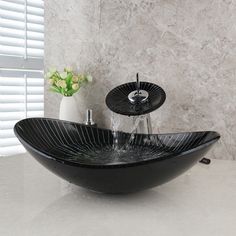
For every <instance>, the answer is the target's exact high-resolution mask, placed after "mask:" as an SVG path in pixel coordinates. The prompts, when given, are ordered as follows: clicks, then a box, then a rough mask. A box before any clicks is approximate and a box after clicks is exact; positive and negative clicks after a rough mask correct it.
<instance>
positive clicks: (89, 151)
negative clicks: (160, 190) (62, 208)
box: [14, 118, 220, 193]
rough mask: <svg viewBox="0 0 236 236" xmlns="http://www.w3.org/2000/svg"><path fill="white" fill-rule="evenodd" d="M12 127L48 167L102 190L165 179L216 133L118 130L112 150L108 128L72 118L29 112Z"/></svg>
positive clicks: (195, 158)
mask: <svg viewBox="0 0 236 236" xmlns="http://www.w3.org/2000/svg"><path fill="white" fill-rule="evenodd" d="M14 131H15V134H16V136H17V137H18V138H19V140H20V142H21V143H22V144H23V145H24V147H25V148H26V149H27V150H28V152H29V153H30V154H31V155H32V156H33V157H34V158H35V159H36V160H38V161H39V162H40V163H41V164H42V165H43V166H45V167H46V168H48V169H49V170H50V171H52V172H53V173H55V174H57V175H58V176H60V177H62V178H64V179H65V180H67V181H69V182H71V183H74V184H77V185H79V186H82V187H84V188H87V189H90V190H94V191H99V192H104V193H128V192H135V191H140V190H144V189H147V188H152V187H155V186H157V185H160V184H163V183H165V182H167V181H170V180H171V179H173V178H175V177H177V176H178V175H180V174H182V173H183V172H185V171H186V170H188V169H189V168H190V167H192V166H193V165H194V164H195V163H197V162H198V161H199V160H200V159H201V158H202V157H203V155H205V154H206V152H207V151H208V150H209V149H210V147H211V146H212V144H214V143H215V142H216V141H217V140H218V139H219V138H220V135H219V134H218V133H217V132H212V131H204V132H189V133H175V134H158V135H145V134H136V135H134V136H133V138H132V139H131V138H130V134H128V133H123V132H119V133H118V140H119V148H118V150H117V149H114V147H113V136H112V131H111V130H106V129H100V128H94V127H89V126H85V125H82V124H78V123H72V122H67V121H61V120H55V119H47V118H29V119H24V120H21V121H19V122H18V123H17V124H16V125H15V128H14ZM127 143H129V145H127Z"/></svg>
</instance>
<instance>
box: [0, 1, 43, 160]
mask: <svg viewBox="0 0 236 236" xmlns="http://www.w3.org/2000/svg"><path fill="white" fill-rule="evenodd" d="M43 55H44V2H43V1H42V0H0V156H7V155H12V154H17V153H20V152H24V148H23V147H22V146H21V145H20V143H19V141H18V140H17V138H16V137H15V135H14V132H13V127H14V125H15V123H16V122H17V121H18V120H20V119H23V118H26V117H35V116H37V117H38V116H43V115H44V97H43V93H44V79H43Z"/></svg>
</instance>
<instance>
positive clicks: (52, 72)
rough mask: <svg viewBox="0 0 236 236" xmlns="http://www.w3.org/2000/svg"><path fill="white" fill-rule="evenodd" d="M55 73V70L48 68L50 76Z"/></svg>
mask: <svg viewBox="0 0 236 236" xmlns="http://www.w3.org/2000/svg"><path fill="white" fill-rule="evenodd" d="M56 71H57V69H56V68H50V69H49V72H50V73H51V74H52V75H53V74H54V73H55V72H56Z"/></svg>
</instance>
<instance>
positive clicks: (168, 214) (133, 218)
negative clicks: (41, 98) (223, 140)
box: [0, 154, 236, 236]
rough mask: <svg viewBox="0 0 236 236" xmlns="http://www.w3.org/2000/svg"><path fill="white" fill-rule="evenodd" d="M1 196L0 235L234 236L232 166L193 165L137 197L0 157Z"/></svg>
mask: <svg viewBox="0 0 236 236" xmlns="http://www.w3.org/2000/svg"><path fill="white" fill-rule="evenodd" d="M143 178H145V176H143ZM137 181H138V180H137ZM0 196H1V197H0V199H1V200H0V211H1V215H2V216H1V218H0V235H4V236H8V235H14V236H18V235H19V236H24V235H27V236H28V235H30V236H35V235H40V236H47V235H50V236H54V235H55V236H62V235H63V236H69V235H70V236H74V235H81V236H86V235H89V236H91V235H96V236H98V235H102V236H105V235H109V236H113V235H117V236H119V235H122V236H123V235H127V236H128V235H129V236H133V235H134V236H139V235H140V236H141V235H142V236H143V235H148V236H152V235H175V236H176V235H177V236H178V235H181V236H185V235H186V236H187V235H188V236H189V235H191V236H194V235H201V236H204V235H207V236H209V235H214V236H216V235H221V236H222V235H227V236H231V235H232V236H233V235H235V232H236V225H235V219H236V162H235V161H223V160H212V164H211V165H209V166H206V165H203V164H198V165H196V166H195V167H194V168H192V169H191V170H190V171H189V172H187V173H186V174H184V175H182V176H180V177H179V178H177V179H175V180H173V181H171V182H169V183H167V184H165V185H162V186H159V187H156V188H153V189H150V190H147V191H144V192H140V193H136V194H129V195H104V194H99V193H95V192H90V191H87V190H84V189H82V188H80V187H77V186H74V185H72V184H69V183H67V182H65V181H64V180H61V179H60V178H59V177H57V176H55V175H53V174H52V173H50V172H49V171H47V170H46V169H45V168H43V167H42V166H41V165H40V164H38V163H37V162H36V161H35V160H34V159H33V158H31V157H30V156H29V155H28V154H25V155H19V156H14V157H5V158H0Z"/></svg>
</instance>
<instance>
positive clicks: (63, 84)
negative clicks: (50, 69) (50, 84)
mask: <svg viewBox="0 0 236 236" xmlns="http://www.w3.org/2000/svg"><path fill="white" fill-rule="evenodd" d="M57 86H58V87H61V88H66V81H64V80H59V81H57Z"/></svg>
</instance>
